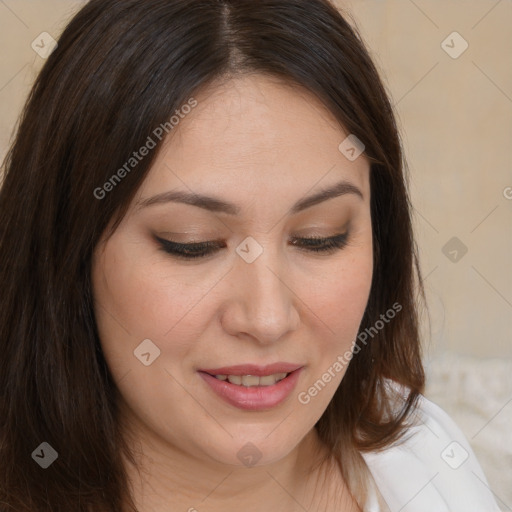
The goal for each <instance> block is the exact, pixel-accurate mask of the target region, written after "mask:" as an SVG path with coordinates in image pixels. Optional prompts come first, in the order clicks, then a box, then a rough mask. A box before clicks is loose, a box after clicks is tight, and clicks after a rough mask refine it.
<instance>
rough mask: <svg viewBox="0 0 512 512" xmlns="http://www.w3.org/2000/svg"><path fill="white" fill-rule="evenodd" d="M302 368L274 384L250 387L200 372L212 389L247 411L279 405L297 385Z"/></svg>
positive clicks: (261, 409)
mask: <svg viewBox="0 0 512 512" xmlns="http://www.w3.org/2000/svg"><path fill="white" fill-rule="evenodd" d="M301 370H302V368H298V369H297V370H295V371H293V372H291V373H290V374H289V375H288V377H285V378H284V379H283V380H280V381H279V382H276V384H274V385H272V386H254V387H250V388H249V387H245V386H237V385H236V384H231V383H230V382H228V381H227V380H219V379H217V378H216V377H213V376H212V375H210V374H208V373H205V372H199V374H200V375H201V377H202V378H203V379H204V380H205V382H206V383H207V384H208V385H209V386H210V387H211V389H212V390H213V391H214V392H215V393H216V394H217V395H218V396H220V397H221V398H223V399H224V400H225V401H226V402H228V403H229V404H231V405H234V406H235V407H238V408H239V409H244V410H246V411H263V410H265V409H272V408H273V407H277V406H278V405H279V404H281V403H282V402H284V401H285V400H286V399H287V398H288V397H289V396H290V394H291V392H292V391H293V390H294V388H295V386H296V385H297V381H298V380H299V374H300V372H301Z"/></svg>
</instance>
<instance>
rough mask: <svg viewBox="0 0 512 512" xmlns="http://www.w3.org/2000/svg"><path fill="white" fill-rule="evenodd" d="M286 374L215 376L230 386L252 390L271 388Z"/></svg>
mask: <svg viewBox="0 0 512 512" xmlns="http://www.w3.org/2000/svg"><path fill="white" fill-rule="evenodd" d="M287 375H288V374H287V373H274V374H273V375H265V376H263V377H258V376H257V375H215V378H217V379H219V380H227V381H228V382H230V383H231V384H235V385H237V386H244V387H246V388H252V387H254V386H273V385H274V384H275V383H276V382H279V381H280V380H283V379H284V378H285V377H286V376H287Z"/></svg>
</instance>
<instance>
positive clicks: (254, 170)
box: [142, 75, 369, 200]
mask: <svg viewBox="0 0 512 512" xmlns="http://www.w3.org/2000/svg"><path fill="white" fill-rule="evenodd" d="M193 97H194V99H195V100H196V101H197V106H195V108H194V109H193V110H192V111H191V112H190V113H189V114H187V115H184V116H182V118H181V119H180V121H179V124H178V125H177V126H175V127H174V129H173V131H172V132H171V134H170V136H169V137H168V138H167V140H166V141H165V143H164V145H163V148H162V151H161V152H160V153H159V155H158V157H157V159H156V160H155V162H154V165H153V168H152V170H151V172H150V173H149V175H148V178H147V180H146V182H145V183H144V187H143V188H142V193H143V194H144V195H147V194H152V193H158V192H161V191H162V189H163V188H166V189H172V188H176V187H178V186H181V187H183V186H185V187H187V188H189V189H190V191H192V192H194V191H197V192H198V193H200V192H204V191H206V188H207V191H208V192H214V193H217V195H224V196H225V195H226V194H229V195H231V196H232V197H239V198H240V200H243V198H244V197H248V198H249V199H250V197H251V192H253V193H258V194H260V195H261V194H262V193H265V194H273V193H274V194H275V193H276V191H279V192H280V193H281V194H286V191H287V190H289V191H290V194H291V196H294V197H295V196H296V195H297V194H304V193H305V192H306V191H307V190H308V189H311V188H313V187H314V186H315V184H316V183H318V185H319V186H322V187H323V186H328V185H330V184H332V183H334V182H338V181H339V180H340V179H347V180H350V182H351V183H353V184H354V185H355V186H357V187H358V188H360V189H361V190H362V191H363V192H367V193H368V194H369V176H368V174H369V163H368V161H367V160H366V158H364V155H362V156H361V157H360V158H358V159H356V160H355V161H353V162H352V161H349V160H348V159H347V158H346V157H345V156H344V155H343V154H342V153H341V152H340V151H339V149H338V147H339V145H340V143H341V142H342V141H343V140H344V139H345V138H346V137H347V136H348V135H349V134H348V133H347V132H346V131H345V130H344V129H343V127H342V126H340V124H339V122H338V121H337V119H336V118H335V117H334V115H333V114H332V113H331V112H329V110H327V109H326V108H325V107H324V106H323V104H322V103H321V102H320V101H319V100H318V98H316V97H315V96H314V95H313V94H311V93H310V92H308V91H307V90H305V89H303V88H300V87H298V86H292V85H289V84H287V83H285V82H282V81H280V80H278V79H276V78H273V77H268V76H265V75H246V76H243V77H239V78H235V79H231V80H229V81H226V82H223V83H221V84H218V83H217V84H212V85H210V86H209V87H207V88H205V89H203V90H201V91H199V92H198V93H196V94H194V95H193ZM246 193H247V194H246ZM282 198H283V200H285V197H284V195H283V196H282Z"/></svg>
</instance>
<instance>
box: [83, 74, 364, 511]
mask: <svg viewBox="0 0 512 512" xmlns="http://www.w3.org/2000/svg"><path fill="white" fill-rule="evenodd" d="M194 97H195V98H196V100H197V101H198V105H197V107H196V108H194V109H193V111H192V112H191V113H190V114H188V115H187V116H186V117H185V118H184V119H183V120H181V121H180V124H179V125H178V126H177V127H176V128H175V129H174V131H173V132H172V133H171V136H170V137H169V138H168V139H167V140H166V142H165V144H164V146H163V149H162V151H160V152H159V154H158V157H157V158H156V160H155V162H154V164H153V166H152V168H151V170H150V172H149V174H148V176H147V177H146V179H145V180H144V182H143V184H142V186H141V188H140V189H139V191H138V193H137V195H136V197H135V199H134V201H133V203H132V204H131V205H130V210H129V211H128V213H127V215H126V216H125V217H124V219H123V221H122V223H121V224H120V226H119V227H118V229H117V230H116V232H115V233H114V235H113V236H112V237H111V238H110V239H109V240H108V241H105V240H103V241H102V242H101V243H100V244H99V245H98V247H97V248H96V251H95V254H94V258H93V290H94V296H95V304H96V319H97V324H98V330H99V334H100V338H101V343H102V348H103V351H104V355H105V358H106V360H107V363H108V365H109V367H110V369H111V372H112V375H113V377H114V379H115V381H116V383H117V386H118V389H119V391H120V395H121V397H122V400H121V404H120V406H121V413H122V414H121V416H122V425H123V428H124V431H125V435H126V436H127V437H129V438H130V440H131V441H130V443H131V444H130V445H131V446H133V448H134V450H135V452H136V454H137V455H136V456H137V460H138V462H139V464H140V467H141V472H140V474H139V473H138V472H137V471H135V469H134V468H133V467H132V466H131V465H127V469H128V471H129V475H130V478H131V480H132V484H133V489H134V491H133V492H134V496H135V499H136V504H137V506H138V508H139V510H140V511H141V512H150V511H151V512H164V511H165V512H168V511H169V506H170V505H172V510H183V511H190V512H193V511H194V510H197V511H200V512H205V511H209V512H214V511H220V510H222V511H224V512H226V511H227V510H228V511H231V510H232V511H235V510H236V511H238V510H247V511H256V510H261V507H262V505H263V506H264V509H265V510H284V511H294V510H301V511H303V510H304V509H306V510H308V511H316V510H334V509H335V507H334V498H333V494H329V493H335V492H337V493H340V494H341V501H340V503H339V504H337V505H336V510H337V511H339V510H346V511H349V510H350V511H353V510H359V508H358V507H357V506H356V505H355V502H354V500H353V498H352V497H351V495H350V493H349V492H348V489H347V488H346V485H345V482H343V480H342V478H341V476H340V475H339V474H338V472H336V471H334V472H333V475H334V476H332V477H331V478H329V479H328V481H327V482H326V483H325V484H324V483H322V482H321V481H320V484H319V485H321V486H322V485H324V487H323V488H316V485H315V484H316V483H318V482H317V479H316V478H314V476H315V475H316V476H318V473H317V472H316V470H315V471H313V472H312V473H311V474H310V473H308V472H309V471H311V470H312V465H313V462H315V461H316V460H318V457H319V456H320V455H321V454H324V453H325V452H326V447H325V446H323V445H322V443H321V442H320V440H319V439H318V436H317V433H316V430H315V429H314V425H315V423H316V422H317V421H318V419H319V418H320V416H321V415H322V413H323V412H324V411H325V409H326V407H327V405H328V403H329V401H330V400H331V398H332V396H333V394H334V392H335V390H336V388H337V387H338V385H339V383H340V382H341V380H342V378H343V375H344V372H345V370H346V368H345V369H344V370H343V371H340V372H338V373H336V374H335V378H333V379H332V380H331V382H329V383H328V384H327V385H326V386H325V388H324V389H323V390H322V391H321V392H320V393H318V395H317V396H315V397H314V398H312V399H311V401H310V402H309V403H308V404H307V405H305V404H303V403H301V402H300V401H299V400H298V399H297V395H298V394H299V392H301V391H307V390H308V388H310V387H311V386H312V385H313V383H314V382H315V381H317V380H318V379H319V378H321V376H322V374H324V373H325V372H326V371H327V369H328V368H330V367H332V365H333V363H334V362H335V361H336V358H337V357H338V356H339V355H340V354H343V353H344V352H345V351H347V350H350V349H351V346H352V344H353V342H354V340H355V338H356V336H357V332H358V328H359V325H360V322H361V319H362V316H363V313H364V310H365V307H366V304H367V301H368V296H369V292H370V285H371V278H372V271H373V268H372V225H371V217H370V184H369V163H368V161H367V160H366V158H365V157H364V154H363V155H361V156H360V157H359V158H357V159H356V160H355V161H349V160H348V159H347V158H345V156H344V155H343V154H342V153H341V152H340V151H339V150H338V146H339V144H340V143H341V142H342V141H343V140H344V139H345V137H346V136H347V135H348V133H346V132H345V131H343V130H342V129H341V128H340V126H339V125H338V124H337V122H336V120H335V119H334V117H333V116H332V114H330V113H329V111H327V110H326V109H325V108H324V107H323V106H322V104H321V103H320V102H319V101H318V100H317V99H316V98H315V97H314V96H312V95H311V94H310V93H308V92H307V91H304V90H302V89H298V88H291V87H290V86H288V85H286V84H284V83H281V82H279V81H277V80H276V79H273V78H269V77H265V76H263V75H248V76H245V77H243V78H237V79H231V80H230V81H228V82H227V83H224V84H222V85H219V84H217V85H216V86H210V87H209V88H208V89H205V90H203V91H200V93H199V94H196V95H194ZM340 180H346V181H348V182H350V183H351V184H353V185H354V186H356V187H357V188H358V189H359V190H360V191H361V193H362V195H363V198H361V197H359V196H358V195H356V194H345V195H342V196H339V197H336V198H331V199H329V200H326V201H324V202H322V203H319V204H316V205H314V206H311V207H310V208H307V209H305V210H303V211H302V212H300V213H298V214H295V215H290V214H288V213H287V212H288V210H289V209H290V208H291V206H292V205H293V204H294V203H295V202H296V201H298V200H299V199H301V198H303V197H304V196H306V195H311V194H313V193H314V192H317V191H318V190H320V189H321V188H324V187H328V186H330V185H332V184H334V183H337V182H339V181H340ZM170 190H183V191H185V192H190V191H192V192H194V193H199V194H207V195H210V196H215V197H218V198H220V199H222V200H224V201H227V202H230V203H234V204H236V205H237V206H238V207H239V208H240V213H239V214H238V215H229V214H226V213H219V212H211V211H207V210H205V209H202V208H199V207H197V206H192V205H188V204H182V203H177V202H168V203H162V204H153V205H150V206H146V207H141V206H140V203H141V202H142V201H144V200H146V199H148V198H150V197H153V196H155V195H156V194H160V193H162V192H166V191H170ZM112 193H115V192H112ZM347 229H348V230H349V240H348V245H347V246H346V247H344V248H342V249H340V250H337V251H334V252H333V253H314V252H308V251H307V250H305V249H301V248H300V247H298V246H295V245H292V244H291V240H293V239H294V238H297V237H314V236H317V237H318V236H321V237H330V236H333V235H336V234H339V233H343V232H345V231H347ZM153 234H157V235H158V236H160V237H162V238H167V239H171V240H174V241H177V242H181V243H189V242H198V241H208V240H220V241H223V242H224V243H225V245H224V248H222V249H220V250H219V251H217V252H215V253H214V254H213V255H210V256H207V257H206V258H197V259H194V260H183V259H178V258H176V257H173V256H172V255H170V254H168V253H166V252H165V251H163V250H162V249H161V247H160V245H159V244H158V243H157V242H156V241H155V240H154V238H153ZM248 236H251V237H253V238H254V239H255V240H256V241H257V242H258V243H259V244H260V246H261V247H262V248H263V253H262V254H261V255H260V256H259V257H258V258H257V259H256V260H255V261H254V262H253V263H247V262H246V261H244V260H243V259H242V258H241V257H240V256H239V255H238V254H237V253H236V252H235V249H236V247H237V246H238V245H239V244H240V243H241V242H242V241H243V240H245V238H246V237H248ZM144 339H150V340H152V342H153V343H154V344H155V345H156V346H157V347H158V348H159V349H160V356H159V357H158V358H156V359H155V360H154V362H153V363H152V364H150V365H149V366H145V365H143V364H142V363H141V362H140V361H139V359H137V358H136V357H135V356H134V353H133V352H134V350H135V349H136V348H137V346H138V345H139V344H140V343H141V342H142V340H144ZM276 361H285V362H293V363H300V364H301V365H303V366H304V369H303V371H302V374H301V375H300V379H299V382H298V385H297V387H296V389H295V390H294V392H293V393H292V394H291V395H290V396H289V397H288V399H287V400H286V401H285V402H284V403H282V404H281V405H279V406H277V407H275V408H273V409H269V410H265V411H243V410H241V409H238V408H236V407H234V406H232V405H229V404H228V403H226V402H224V401H223V400H222V399H220V398H218V397H217V396H216V395H214V394H213V391H212V390H211V389H210V388H209V386H208V385H207V384H206V383H205V382H204V381H203V379H202V378H201V377H200V376H199V374H198V373H197V370H198V369H199V368H216V367H217V368H218V367H220V366H226V365H234V364H242V363H255V364H261V365H263V364H267V363H272V362H276ZM248 442H250V443H252V444H253V445H255V446H256V447H257V449H258V451H259V453H260V454H261V458H260V460H259V461H258V462H257V464H256V465H254V466H252V467H246V466H245V465H244V464H243V463H242V462H241V461H240V460H239V459H238V457H237V453H238V452H239V450H240V449H241V448H242V447H243V446H244V445H245V444H246V443H248ZM319 489H320V490H319ZM315 491H316V492H315Z"/></svg>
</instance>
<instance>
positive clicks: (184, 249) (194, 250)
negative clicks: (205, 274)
mask: <svg viewBox="0 0 512 512" xmlns="http://www.w3.org/2000/svg"><path fill="white" fill-rule="evenodd" d="M154 237H155V240H156V241H157V242H158V243H159V244H160V247H161V249H162V250H164V251H165V252H166V253H168V254H170V255H171V256H172V257H175V258H177V259H180V260H189V261H190V260H194V259H204V258H207V257H208V256H213V255H214V254H216V253H217V251H218V249H221V248H223V247H226V244H225V243H224V242H219V241H215V240H206V241H200V242H190V243H179V242H174V241H172V240H167V239H164V238H161V237H159V236H157V235H154ZM349 239H350V233H349V231H346V232H345V233H338V234H336V235H333V236H329V237H320V236H310V237H293V239H292V243H291V245H294V246H297V248H298V249H299V250H301V251H303V252H307V253H310V254H317V255H325V256H327V255H329V254H332V253H334V252H337V251H341V250H342V249H344V248H345V247H346V246H347V245H348V243H349ZM297 241H298V242H301V243H300V244H299V243H297Z"/></svg>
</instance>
